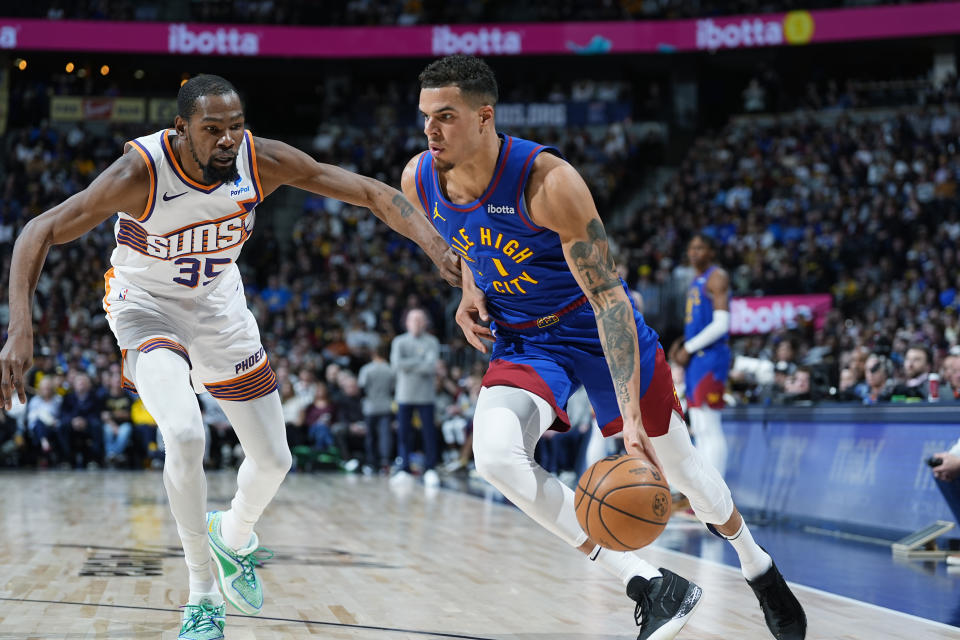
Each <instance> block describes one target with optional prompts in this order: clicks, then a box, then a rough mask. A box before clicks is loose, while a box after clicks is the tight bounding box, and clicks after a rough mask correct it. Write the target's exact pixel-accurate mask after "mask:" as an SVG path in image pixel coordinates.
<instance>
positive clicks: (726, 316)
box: [683, 310, 730, 353]
mask: <svg viewBox="0 0 960 640" xmlns="http://www.w3.org/2000/svg"><path fill="white" fill-rule="evenodd" d="M729 331H730V312H729V311H722V310H714V312H713V320H711V321H710V324H708V325H707V326H705V327H704V328H703V330H702V331H701V332H700V333H698V334H697V335H695V336H693V337H692V338H690V339H689V340H687V341H686V342H685V343H684V344H683V348H684V349H686V350H687V353H696V352H697V351H700V349H703V348H704V347H709V346H710V345H711V344H713V343H714V342H716V341H717V340H719V339H720V338H722V337H723V336H725V335H727V333H728V332H729Z"/></svg>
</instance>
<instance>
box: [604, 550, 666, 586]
mask: <svg viewBox="0 0 960 640" xmlns="http://www.w3.org/2000/svg"><path fill="white" fill-rule="evenodd" d="M587 557H589V558H590V560H592V561H593V562H595V563H597V565H599V566H601V567H603V568H604V569H606V570H607V571H609V572H610V573H612V574H613V575H615V576H617V578H618V579H619V580H620V582H622V583H623V586H627V583H628V582H630V579H631V578H633V577H634V576H643V577H644V578H646V579H647V580H652V579H653V578H659V577H661V574H660V571H658V570H657V568H656V567H654V566H653V565H652V564H650V563H649V562H647V561H646V560H644V559H642V558H640V557H639V556H638V555H637V554H635V553H633V552H632V551H611V550H610V549H604V548H603V547H601V546H600V545H597V547H596V548H595V549H594V550H593V551H591V552H590V555H589V556H587Z"/></svg>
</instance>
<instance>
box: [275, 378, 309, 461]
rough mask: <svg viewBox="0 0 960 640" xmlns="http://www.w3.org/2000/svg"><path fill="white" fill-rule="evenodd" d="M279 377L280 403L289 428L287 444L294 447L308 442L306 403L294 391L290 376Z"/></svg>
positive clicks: (284, 419)
mask: <svg viewBox="0 0 960 640" xmlns="http://www.w3.org/2000/svg"><path fill="white" fill-rule="evenodd" d="M277 379H278V380H280V385H279V387H280V404H281V407H282V409H283V421H284V423H285V424H286V428H287V444H288V445H289V446H290V448H291V449H293V448H294V447H299V446H302V445H305V444H306V443H307V434H306V432H305V430H304V428H303V409H304V408H305V406H306V404H305V403H304V401H303V399H302V398H301V397H300V396H298V395H297V393H296V392H295V391H294V388H293V383H292V382H290V379H289V378H288V377H285V376H280V375H277Z"/></svg>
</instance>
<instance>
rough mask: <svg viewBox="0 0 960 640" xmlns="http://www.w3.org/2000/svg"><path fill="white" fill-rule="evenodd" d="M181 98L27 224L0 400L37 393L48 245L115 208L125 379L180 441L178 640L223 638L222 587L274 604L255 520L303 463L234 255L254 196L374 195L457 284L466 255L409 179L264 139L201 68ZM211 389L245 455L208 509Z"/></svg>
mask: <svg viewBox="0 0 960 640" xmlns="http://www.w3.org/2000/svg"><path fill="white" fill-rule="evenodd" d="M177 108H178V113H179V115H178V116H177V117H176V120H175V128H174V129H169V130H163V131H158V132H156V133H153V134H149V135H146V136H143V137H141V138H138V139H136V140H132V141H130V142H128V143H127V144H126V146H125V150H124V155H123V156H122V157H120V158H119V159H118V160H116V161H115V162H114V163H113V164H112V165H111V166H110V167H108V168H107V169H106V170H105V171H104V172H103V173H102V174H100V176H99V177H97V179H96V180H94V181H93V182H92V183H91V184H90V186H89V187H87V188H86V189H84V190H83V191H81V192H79V193H77V194H75V195H73V196H71V197H70V198H68V199H67V200H66V201H64V202H63V203H62V204H60V205H58V206H56V207H54V208H53V209H50V210H49V211H47V212H46V213H44V214H42V215H40V216H38V217H37V218H35V219H33V220H32V221H31V222H30V223H29V224H27V225H26V226H25V227H24V229H23V232H22V233H21V234H20V237H19V238H18V239H17V242H16V245H15V247H14V250H13V261H12V265H11V269H10V287H9V291H10V325H9V329H8V338H7V342H6V344H5V345H4V346H3V350H2V351H0V394H2V397H0V400H2V401H3V403H4V405H5V406H6V407H7V408H9V407H10V403H11V400H12V398H13V394H14V393H16V394H18V396H19V398H20V401H21V402H23V400H24V388H23V375H24V373H25V372H26V371H27V369H28V368H29V367H30V362H31V360H32V357H31V356H32V353H33V323H32V320H31V318H32V317H33V313H32V306H33V305H32V302H33V293H34V290H35V288H36V285H37V279H38V278H39V276H40V270H41V268H42V267H43V262H44V259H45V258H46V255H47V251H48V249H49V248H50V247H51V246H52V245H55V244H63V243H65V242H70V241H71V240H74V239H76V238H79V237H80V236H82V235H83V234H85V233H86V232H88V231H90V230H91V229H93V228H94V227H96V226H97V225H99V224H100V223H102V222H104V221H105V220H107V219H109V218H111V217H113V216H117V218H118V219H117V222H116V225H115V235H116V241H117V246H116V248H115V249H114V251H113V254H112V256H111V259H110V261H111V264H112V267H111V269H110V270H109V271H108V272H107V274H106V276H105V281H106V295H105V296H104V308H105V310H106V312H107V320H108V322H109V324H110V327H111V329H112V330H113V332H114V334H115V335H116V337H117V342H118V344H119V347H120V349H121V351H122V353H123V357H122V363H123V379H124V382H125V384H126V385H127V386H129V387H135V388H136V390H137V391H138V392H139V393H140V397H141V398H142V399H143V402H144V405H145V406H146V408H147V410H148V411H149V412H150V414H151V415H152V416H153V417H154V419H155V420H156V422H157V425H158V427H159V429H160V432H161V434H162V435H163V440H164V444H165V445H166V457H165V463H164V472H163V479H164V484H165V486H166V489H167V495H168V497H169V500H170V509H171V511H172V512H173V516H174V519H175V520H176V523H177V531H178V533H179V535H180V540H181V542H182V544H183V552H184V557H185V559H186V564H187V568H188V572H189V578H190V595H189V599H188V602H187V605H186V606H185V607H184V612H183V618H182V621H181V627H180V634H179V637H180V638H183V639H187V640H213V639H216V638H222V637H223V628H224V621H225V617H224V608H225V606H224V600H223V598H224V597H226V599H227V600H228V601H229V602H230V603H231V604H233V605H234V606H236V607H237V608H238V609H240V610H241V611H242V612H244V613H247V614H255V613H258V612H259V611H260V609H261V607H262V605H263V592H262V588H261V584H260V581H259V579H258V578H257V575H256V573H255V571H254V569H255V567H256V565H257V551H258V549H259V542H258V539H257V536H256V534H255V533H254V532H253V528H254V525H255V524H256V522H257V521H258V519H259V518H260V515H261V514H262V513H263V510H264V508H265V507H266V506H267V504H268V503H269V502H270V501H271V499H272V498H273V496H274V495H275V494H276V492H277V489H278V488H279V487H280V483H281V482H282V480H283V478H284V476H285V475H286V473H287V470H288V469H289V468H290V464H291V457H290V451H289V449H288V448H287V442H286V436H285V430H284V420H283V412H282V411H281V407H280V396H279V394H278V392H277V381H276V376H275V375H274V373H273V369H272V368H271V367H270V363H269V360H268V357H267V354H266V353H265V352H264V349H263V346H262V345H261V343H260V334H259V330H258V328H257V324H256V321H255V320H254V318H253V315H252V314H251V313H250V311H249V310H248V309H247V306H246V300H245V297H244V291H243V284H242V282H241V279H240V272H239V270H238V268H237V265H236V259H237V257H238V256H239V253H240V248H241V246H242V244H243V242H244V241H245V240H246V239H247V237H249V235H250V232H251V230H252V228H253V215H254V207H256V205H257V204H259V202H260V201H261V200H262V199H263V198H264V197H266V196H267V195H269V194H270V193H272V192H273V191H275V190H276V189H277V188H278V187H280V186H281V185H285V184H286V185H291V186H294V187H298V188H300V189H304V190H306V191H310V192H313V193H318V194H321V195H324V196H327V197H331V198H337V199H339V200H343V201H345V202H349V203H351V204H354V205H358V206H363V207H368V208H369V209H371V210H372V211H373V212H374V213H375V214H376V215H377V216H378V217H379V218H380V219H382V220H383V221H384V222H386V223H387V224H388V225H390V226H391V227H392V228H394V229H395V230H397V231H399V232H400V233H402V234H403V235H405V236H407V237H409V238H411V239H413V240H414V241H415V242H417V244H418V245H420V247H421V248H423V249H424V251H426V253H427V254H428V255H429V256H430V257H431V259H433V260H434V261H435V262H436V263H437V264H438V266H439V267H440V269H441V272H442V273H443V275H444V277H445V278H446V279H447V280H448V282H450V283H451V284H458V283H459V268H460V264H459V260H458V259H457V257H456V256H455V255H454V254H453V252H452V251H451V250H450V249H449V248H448V247H447V245H446V243H445V242H444V241H443V239H442V238H441V237H440V236H439V235H438V234H437V232H436V230H435V229H434V228H433V227H432V226H430V224H429V223H428V222H427V221H426V220H424V218H423V216H421V215H420V214H418V213H415V209H414V207H413V205H412V204H411V203H410V202H408V201H407V199H406V198H404V196H403V195H402V194H401V193H400V192H398V191H397V190H395V189H393V188H391V187H388V186H387V185H385V184H383V183H381V182H378V181H376V180H373V179H370V178H365V177H363V176H359V175H356V174H353V173H350V172H348V171H344V170H342V169H339V168H337V167H334V166H331V165H324V164H319V163H317V162H315V161H314V160H313V159H312V158H310V156H308V155H306V154H305V153H303V152H301V151H298V150H297V149H294V148H293V147H290V146H288V145H286V144H284V143H282V142H278V141H275V140H267V139H264V138H257V137H254V136H252V135H251V134H250V133H249V132H248V131H246V130H245V127H244V113H243V105H242V104H241V102H240V98H239V96H238V94H237V92H236V90H235V89H234V87H233V85H231V84H230V83H229V82H227V81H226V80H224V79H223V78H220V77H218V76H214V75H201V76H197V77H195V78H193V79H191V80H189V81H188V82H186V83H185V84H184V85H183V86H182V87H181V88H180V93H179V95H178V97H177ZM191 381H192V383H193V384H192V385H191ZM200 387H205V388H206V390H207V391H209V392H210V394H211V395H212V396H214V397H215V398H216V399H217V400H218V402H219V404H220V406H221V407H222V408H223V411H224V413H225V414H226V415H227V417H228V418H229V420H230V422H231V424H232V425H233V428H234V430H235V431H236V433H237V437H238V438H239V439H240V443H241V444H242V446H243V449H244V452H245V454H246V457H245V459H244V461H243V464H242V465H241V467H240V470H239V472H238V475H237V493H236V495H235V497H234V498H233V501H232V503H231V508H230V510H228V511H225V512H222V513H221V512H212V513H209V514H206V515H205V511H206V483H205V479H204V474H203V451H204V427H203V422H202V420H201V415H200V409H199V406H198V404H197V396H196V394H195V393H194V388H197V389H199V388H200ZM211 558H212V559H213V562H212V566H211ZM212 567H215V568H216V574H217V575H216V576H214V573H213V571H212ZM218 580H219V583H220V589H218V588H217V581H218ZM221 591H222V593H221Z"/></svg>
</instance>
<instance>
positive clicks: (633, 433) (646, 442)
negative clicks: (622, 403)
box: [623, 423, 667, 477]
mask: <svg viewBox="0 0 960 640" xmlns="http://www.w3.org/2000/svg"><path fill="white" fill-rule="evenodd" d="M623 446H624V447H626V449H627V454H628V455H634V456H635V455H641V456H644V457H645V458H647V460H649V461H650V462H652V463H653V465H654V466H655V467H656V468H657V470H658V471H659V472H660V473H661V474H662V475H663V477H667V474H665V473H664V472H663V465H662V464H660V458H658V457H657V452H656V451H655V450H654V448H653V443H652V442H651V441H650V437H649V436H648V435H647V433H646V431H644V430H643V425H628V424H626V423H624V425H623Z"/></svg>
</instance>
